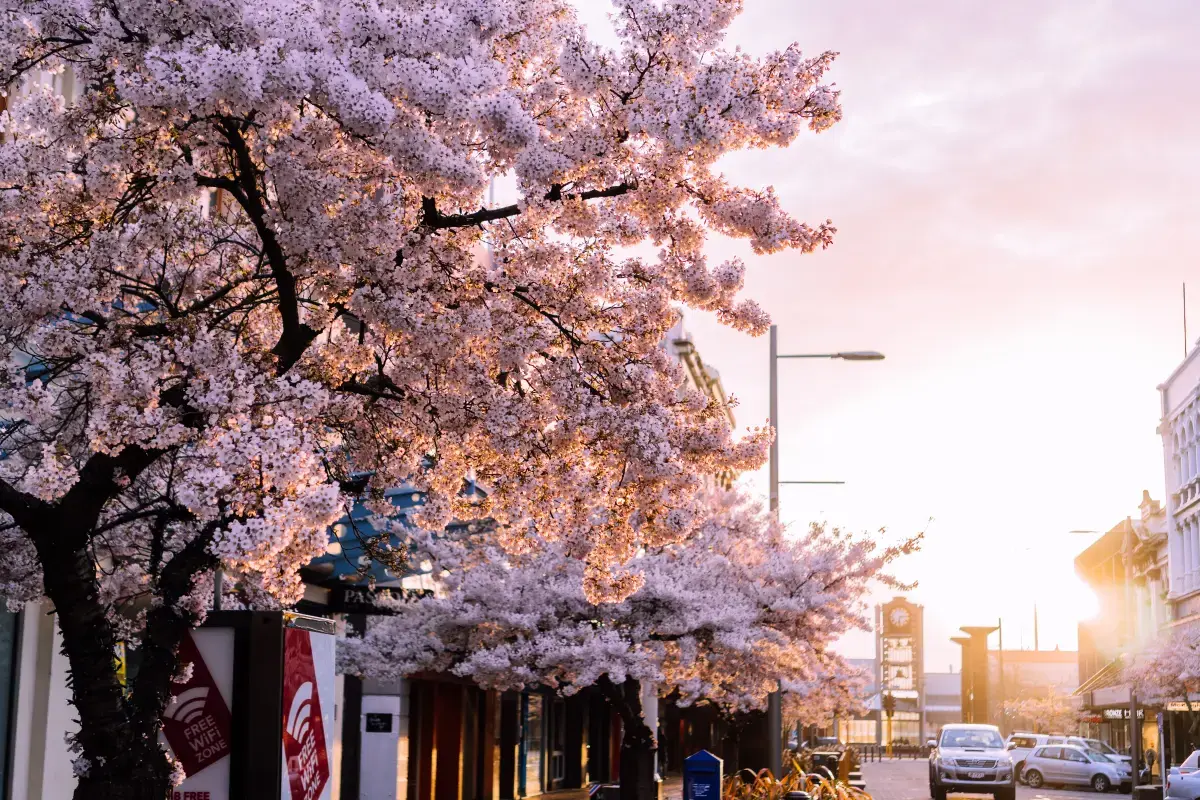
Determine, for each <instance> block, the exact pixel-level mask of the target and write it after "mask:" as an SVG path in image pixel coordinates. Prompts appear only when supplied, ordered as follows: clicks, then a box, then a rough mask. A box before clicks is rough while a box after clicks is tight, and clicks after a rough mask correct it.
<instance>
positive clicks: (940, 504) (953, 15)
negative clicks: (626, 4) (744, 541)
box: [580, 0, 1200, 669]
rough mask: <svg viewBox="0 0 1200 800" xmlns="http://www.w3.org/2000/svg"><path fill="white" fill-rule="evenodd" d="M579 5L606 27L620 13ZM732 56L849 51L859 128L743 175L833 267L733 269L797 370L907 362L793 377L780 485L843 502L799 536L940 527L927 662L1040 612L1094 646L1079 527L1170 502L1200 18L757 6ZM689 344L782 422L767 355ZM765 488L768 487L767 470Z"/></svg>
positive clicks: (1199, 327)
mask: <svg viewBox="0 0 1200 800" xmlns="http://www.w3.org/2000/svg"><path fill="white" fill-rule="evenodd" d="M580 6H581V13H582V16H583V17H584V18H585V19H586V20H589V21H592V22H593V23H594V26H599V25H603V24H604V19H605V18H604V15H605V14H606V13H607V11H608V5H607V3H603V2H596V1H595V0H588V2H582V0H581V2H580ZM730 38H731V41H732V42H734V43H738V44H741V45H743V46H744V47H745V48H746V49H748V50H750V51H751V52H763V51H766V50H771V49H776V48H782V47H784V46H786V45H787V44H788V43H789V42H791V41H797V42H799V43H800V45H801V46H802V47H803V48H804V49H805V50H806V51H807V52H809V53H810V54H815V53H817V52H819V51H821V50H826V49H830V50H837V51H840V52H841V56H840V58H839V59H838V61H837V64H836V66H835V69H834V72H833V79H834V80H835V81H836V82H837V84H838V85H839V87H840V88H841V89H842V91H843V100H844V106H845V120H844V121H843V122H842V123H840V124H839V125H838V126H837V127H836V128H835V129H834V130H833V131H831V132H828V133H825V134H822V135H821V136H818V137H814V136H811V135H810V136H806V137H803V138H802V139H801V140H800V141H799V142H797V144H796V145H795V146H793V147H792V148H791V149H790V150H788V151H761V152H754V153H749V154H743V155H739V156H737V157H734V158H730V159H729V160H728V164H727V167H726V170H727V174H728V175H729V176H730V177H732V178H734V179H736V180H738V181H741V182H743V183H746V184H748V185H755V186H760V185H765V184H768V183H770V184H774V186H775V188H776V190H777V191H778V192H779V193H780V195H781V196H782V198H783V200H784V201H785V204H786V205H787V207H789V208H790V209H792V210H793V211H794V212H795V213H796V214H797V215H798V216H800V217H801V218H804V219H807V220H809V221H814V222H815V221H819V220H823V219H824V218H825V217H831V218H832V219H833V221H834V223H835V224H836V225H837V226H838V228H839V234H838V238H837V242H836V243H835V245H834V247H833V248H831V249H830V250H828V251H825V252H823V253H819V254H815V255H812V256H803V257H801V256H796V255H794V254H788V253H784V254H779V255H775V256H770V257H761V258H760V257H755V256H753V254H751V253H750V252H749V248H748V247H746V246H744V244H743V243H742V242H732V241H726V240H722V241H715V242H714V243H713V244H712V246H711V247H710V252H711V255H712V257H714V258H719V257H723V256H726V255H730V254H738V255H741V256H742V257H743V258H744V259H746V261H747V262H748V263H749V264H750V270H749V278H748V286H747V294H748V295H749V296H752V297H755V298H756V299H758V300H759V301H760V302H761V303H762V304H763V305H764V306H765V307H766V308H767V309H768V310H769V311H770V312H771V314H772V315H773V317H774V318H775V320H776V322H777V323H778V324H779V325H780V329H781V332H780V338H781V351H782V352H824V351H829V350H844V349H877V350H881V351H883V352H885V353H886V354H887V361H885V362H882V363H875V364H850V363H841V362H782V363H781V365H780V366H781V398H782V399H781V414H780V426H781V442H782V447H783V458H782V462H783V466H782V474H783V477H784V478H785V479H838V480H845V481H847V485H846V486H844V487H831V488H810V487H785V488H784V489H783V493H782V511H781V513H782V516H783V518H784V519H785V520H788V521H789V522H791V523H792V524H797V525H799V524H803V523H804V522H805V521H807V520H809V519H813V518H824V519H829V520H830V521H832V522H836V523H839V524H842V525H845V526H850V527H854V528H863V529H874V528H877V527H879V526H884V525H886V526H888V528H889V529H890V530H891V531H892V532H893V533H896V534H900V533H908V532H911V531H915V530H920V529H922V528H924V527H925V526H926V521H927V520H928V519H929V518H930V517H933V518H934V521H933V523H932V524H931V525H930V526H929V532H928V537H927V539H926V544H925V548H924V551H923V552H922V553H921V554H920V555H918V556H915V557H913V558H911V559H909V560H908V561H906V562H905V563H903V564H901V565H900V566H899V568H898V572H899V573H900V575H901V577H903V578H906V579H917V580H919V581H920V584H921V585H920V587H919V588H918V589H917V590H915V591H914V592H912V593H911V595H910V596H911V597H913V598H914V599H915V600H917V601H919V602H923V603H925V604H926V607H927V623H926V624H927V636H926V645H927V650H928V659H927V663H928V666H929V668H931V669H945V668H946V666H947V665H948V664H949V663H951V662H953V663H954V664H955V665H956V668H957V661H958V648H957V647H956V646H955V645H953V644H951V643H950V642H949V641H948V637H949V636H950V635H952V633H953V632H954V631H955V630H956V629H957V628H958V626H960V625H965V624H984V623H987V622H989V621H990V620H994V619H995V618H996V617H997V616H1000V615H1003V616H1004V617H1005V628H1006V637H1005V644H1006V645H1008V646H1019V645H1020V644H1021V643H1022V642H1023V643H1024V644H1025V645H1026V646H1031V645H1032V639H1033V634H1032V614H1033V610H1032V609H1033V603H1034V602H1035V600H1036V601H1037V602H1038V604H1039V611H1040V614H1041V620H1042V626H1041V632H1042V636H1041V642H1042V646H1043V647H1046V646H1051V647H1052V646H1054V645H1055V644H1061V645H1062V646H1063V647H1074V646H1075V623H1076V620H1077V619H1078V617H1079V611H1080V609H1081V608H1086V606H1087V603H1086V597H1085V598H1082V599H1081V597H1080V589H1079V587H1078V584H1077V582H1076V581H1075V579H1074V577H1073V568H1072V564H1071V559H1072V557H1073V556H1074V554H1075V553H1076V552H1078V550H1080V549H1082V547H1084V546H1086V545H1087V544H1088V543H1089V542H1090V539H1089V538H1088V537H1085V536H1080V535H1070V534H1068V531H1069V530H1071V529H1077V528H1107V527H1109V526H1111V525H1113V524H1115V523H1116V522H1117V521H1118V520H1120V519H1123V518H1124V517H1125V516H1126V515H1129V514H1136V513H1137V505H1138V502H1139V500H1140V498H1141V492H1142V489H1149V490H1150V491H1151V494H1152V495H1153V496H1154V497H1155V498H1157V499H1160V500H1161V499H1162V496H1163V477H1162V456H1161V449H1160V441H1159V439H1158V437H1157V434H1156V433H1155V425H1156V423H1157V420H1158V393H1157V391H1156V390H1155V386H1156V385H1157V384H1158V383H1159V382H1160V381H1161V380H1163V379H1164V378H1165V377H1166V376H1167V375H1168V374H1169V373H1170V371H1171V370H1172V369H1173V368H1174V366H1175V364H1176V363H1177V362H1178V360H1179V359H1180V357H1181V354H1182V353H1181V349H1182V326H1181V319H1180V318H1181V312H1180V306H1181V303H1180V284H1181V282H1183V281H1185V280H1188V279H1189V277H1190V278H1191V279H1192V280H1193V282H1194V287H1193V289H1194V293H1195V295H1196V296H1197V297H1198V298H1200V270H1198V269H1196V267H1197V266H1200V226H1198V225H1197V223H1196V217H1197V213H1198V212H1200V202H1198V201H1200V151H1198V146H1200V47H1197V46H1196V42H1198V41H1200V4H1197V3H1195V2H1192V1H1190V0H1178V1H1177V2H1167V1H1166V0H1144V1H1143V2H1132V0H1120V1H1119V2H1118V1H1116V0H1114V1H1113V2H1087V1H1086V0H1015V1H1010V2H1003V3H999V2H989V3H984V2H974V1H973V0H936V1H935V0H916V1H912V0H910V1H909V2H903V3H897V2H884V1H883V0H836V1H835V2H824V3H817V2H812V1H811V0H746V11H745V13H744V14H743V15H742V16H741V18H740V19H739V20H738V21H737V22H736V23H735V26H734V28H733V30H732V32H731V37H730ZM1193 312H1194V313H1193V325H1192V334H1193V339H1195V338H1196V337H1197V336H1198V335H1200V302H1197V303H1196V304H1194V305H1193ZM687 324H688V327H689V328H690V329H691V331H692V332H693V334H694V337H695V339H696V342H697V345H698V346H699V347H700V350H701V353H702V355H703V357H704V358H705V360H706V361H708V362H710V363H712V364H713V365H714V366H716V367H717V368H718V369H719V370H720V372H721V374H722V377H723V379H724V383H725V386H726V388H727V390H729V391H732V392H733V393H734V394H735V395H736V396H737V397H738V399H739V400H740V401H741V405H740V407H739V408H738V409H737V416H738V420H739V423H741V424H743V425H752V424H760V423H762V422H764V421H765V420H766V417H767V343H766V340H765V338H764V339H749V338H747V337H745V336H743V335H741V334H738V333H735V332H732V331H729V330H726V329H723V328H722V327H720V326H719V325H718V324H716V323H715V321H713V320H711V319H708V318H706V317H704V316H703V315H699V314H692V315H690V316H689V319H688V323H687ZM749 480H750V482H751V484H752V486H753V488H754V489H755V490H756V491H758V492H762V493H765V470H764V472H763V474H760V475H758V476H753V477H751V478H750V479H749ZM1026 548H1029V549H1026ZM847 647H848V649H849V650H851V651H853V652H854V653H855V654H862V655H869V654H871V653H872V652H873V650H872V649H871V645H870V641H869V639H865V638H864V639H853V640H850V641H849V642H848V643H847Z"/></svg>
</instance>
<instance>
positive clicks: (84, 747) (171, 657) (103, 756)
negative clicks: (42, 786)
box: [31, 529, 213, 800]
mask: <svg viewBox="0 0 1200 800" xmlns="http://www.w3.org/2000/svg"><path fill="white" fill-rule="evenodd" d="M51 530H52V529H51ZM68 530H69V529H68ZM55 534H56V535H55ZM210 537H211V530H206V531H205V532H204V533H202V534H201V535H200V536H198V537H197V539H196V540H195V541H193V542H192V543H190V544H189V545H188V546H187V547H185V548H184V549H183V550H182V551H181V552H179V553H178V554H177V555H176V556H175V557H173V558H172V559H171V560H170V561H169V562H168V563H167V566H166V567H165V568H164V570H163V572H162V574H161V576H160V579H159V584H158V587H157V588H158V591H157V595H158V599H159V600H160V603H159V604H158V605H156V607H155V608H153V609H152V610H151V611H150V612H149V614H148V615H147V621H146V628H145V631H144V636H143V640H142V642H141V650H142V668H141V670H140V671H139V673H138V675H137V677H136V679H135V680H134V681H133V684H132V687H131V688H132V692H131V694H130V696H129V697H128V698H127V697H126V696H125V692H124V687H122V686H121V682H120V679H119V678H118V675H117V664H116V643H117V639H116V635H115V632H114V629H113V625H112V622H111V621H110V620H109V617H108V609H107V608H106V607H105V605H104V604H103V603H102V602H101V599H100V588H99V584H98V581H97V578H96V565H95V562H94V560H93V558H92V555H91V552H90V549H89V548H88V547H86V542H87V541H88V537H87V536H78V535H75V536H72V535H70V534H67V533H64V532H62V531H61V530H59V531H57V532H55V533H54V534H51V533H49V532H45V533H43V532H35V533H34V535H33V536H32V537H31V538H32V539H33V542H34V546H35V547H36V549H37V553H38V558H39V560H40V561H41V564H42V572H43V584H44V587H45V591H46V595H47V597H49V598H50V600H51V602H53V603H54V610H55V614H56V617H57V620H58V626H59V629H60V630H61V631H62V639H63V654H64V655H65V656H66V657H67V662H68V664H69V666H70V687H71V702H72V704H73V705H74V706H75V709H76V711H77V713H78V719H79V732H78V733H77V734H76V736H75V745H76V749H77V756H78V757H79V758H80V762H79V764H78V766H79V767H81V770H80V775H79V781H78V784H77V785H76V789H75V793H74V798H75V800H117V799H118V798H119V799H120V800H164V798H168V797H169V796H170V789H171V784H170V778H171V766H170V764H169V762H168V761H167V757H166V753H165V752H164V751H163V749H162V747H161V746H160V745H159V742H158V732H159V729H160V728H161V725H162V713H163V710H164V709H165V708H166V705H167V702H168V701H169V700H170V696H171V684H172V682H173V679H174V676H175V673H176V671H177V670H178V665H179V660H178V650H179V644H180V642H181V641H182V640H183V637H184V636H185V635H186V634H187V632H188V631H189V630H190V629H191V628H192V627H194V625H195V622H196V620H195V618H194V617H193V616H192V615H191V614H190V613H188V612H185V611H182V610H180V609H179V608H178V607H177V606H178V601H179V599H180V598H182V597H183V596H184V595H186V594H187V593H188V592H190V591H191V589H192V586H193V585H194V582H195V579H196V576H197V575H198V574H200V573H202V572H203V571H205V570H207V569H209V568H211V567H212V565H213V558H212V556H211V555H210V554H209V553H208V542H209V539H210ZM81 542H82V543H83V544H84V546H79V545H80V543H81ZM72 545H74V546H72ZM68 768H69V766H68V765H66V764H64V765H62V769H68Z"/></svg>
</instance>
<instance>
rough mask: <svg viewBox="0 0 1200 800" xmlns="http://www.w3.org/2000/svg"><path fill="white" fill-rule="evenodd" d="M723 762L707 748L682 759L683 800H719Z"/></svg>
mask: <svg viewBox="0 0 1200 800" xmlns="http://www.w3.org/2000/svg"><path fill="white" fill-rule="evenodd" d="M724 769H725V762H724V761H722V760H721V759H719V758H717V757H716V756H714V755H713V754H712V753H710V752H708V751H707V750H701V751H700V752H699V753H693V754H692V755H690V756H688V757H687V758H685V759H684V760H683V800H721V784H722V782H723V779H724V776H725V772H724Z"/></svg>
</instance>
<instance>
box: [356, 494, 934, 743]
mask: <svg viewBox="0 0 1200 800" xmlns="http://www.w3.org/2000/svg"><path fill="white" fill-rule="evenodd" d="M704 501H705V503H706V508H707V513H706V514H705V515H704V517H703V519H702V520H700V522H699V524H698V526H697V530H696V532H695V533H694V534H693V536H692V537H691V538H690V539H688V540H687V541H686V542H684V543H680V544H668V545H663V546H661V547H652V548H647V549H646V550H645V551H644V552H643V554H642V555H641V556H639V557H638V558H637V559H635V564H636V567H637V569H638V570H640V571H641V573H642V574H643V575H644V582H643V584H642V586H641V588H639V589H638V590H637V591H636V592H634V593H633V594H631V595H630V596H628V597H626V598H625V599H623V600H622V601H620V602H617V603H593V602H592V601H591V600H589V598H588V597H587V596H586V595H585V593H584V591H583V590H582V588H581V585H580V578H581V576H582V573H583V571H584V566H585V565H584V561H583V559H581V558H579V557H577V556H574V555H572V554H571V553H570V552H569V550H568V549H567V548H566V547H564V546H563V545H562V543H551V542H547V543H543V544H541V546H539V547H536V548H532V549H531V550H530V551H529V553H527V554H523V555H513V554H511V553H504V552H502V551H500V550H499V549H498V548H497V546H496V545H495V543H494V542H493V541H492V540H491V539H490V538H488V537H480V536H478V535H475V534H465V533H464V534H462V535H456V536H438V537H433V536H428V535H418V536H417V541H416V543H415V544H416V547H417V551H418V553H419V554H420V557H421V558H427V559H428V560H429V561H430V562H431V564H432V567H433V569H434V571H435V573H436V574H440V575H442V582H443V587H442V590H441V591H439V592H438V593H437V594H436V595H435V596H433V597H426V598H422V599H419V600H415V601H411V602H408V603H404V604H399V605H397V607H396V608H395V609H393V611H394V615H393V616H390V617H387V618H383V619H380V620H378V621H376V622H375V623H374V624H373V625H372V627H371V628H370V629H369V630H368V632H367V634H366V635H365V636H364V637H363V638H361V639H350V640H346V641H344V642H341V645H342V647H341V650H340V654H339V658H340V663H341V667H342V669H344V670H345V671H347V672H350V673H354V674H359V675H367V676H371V677H380V678H394V677H397V676H403V675H408V674H412V673H416V672H422V671H449V672H452V673H454V674H456V675H460V676H463V677H468V678H471V679H472V680H474V681H475V682H477V683H478V684H480V685H482V686H486V687H491V688H497V689H513V688H519V687H523V686H528V685H534V684H541V685H545V686H549V687H553V688H555V689H556V690H558V691H560V692H562V693H564V694H571V693H574V692H577V691H579V690H580V689H581V688H584V687H587V686H592V685H595V684H596V683H597V682H598V681H599V680H600V679H601V678H602V677H604V676H607V678H608V680H610V681H612V682H613V683H621V682H623V681H625V680H626V679H635V680H637V681H639V682H641V683H642V684H643V685H651V686H654V687H657V689H658V691H659V692H660V693H662V694H663V695H667V694H672V693H677V694H676V696H677V697H678V698H680V700H681V701H682V702H684V703H690V702H696V701H699V700H707V701H709V702H712V703H716V704H718V705H720V706H721V707H723V708H725V709H728V710H730V711H739V710H747V709H753V708H759V707H761V706H762V705H763V704H764V703H765V701H766V698H767V695H768V694H769V693H770V692H772V691H774V690H775V688H776V687H777V686H779V685H780V683H782V685H783V688H784V689H785V691H786V692H787V695H788V698H789V705H790V707H791V708H792V710H794V711H798V712H802V713H805V714H806V715H807V714H811V715H812V716H810V717H809V718H810V719H816V718H824V717H826V716H828V715H829V714H833V713H838V712H843V711H846V710H850V709H852V708H853V707H854V706H855V705H856V704H857V703H858V702H859V701H861V690H862V688H863V687H862V676H861V675H859V674H858V673H857V672H856V671H855V670H854V669H853V668H852V667H851V666H850V665H849V664H848V663H847V662H846V661H845V660H844V659H842V658H841V657H840V656H838V655H837V654H836V653H835V652H834V651H833V649H832V645H833V643H834V642H835V641H836V640H837V639H838V638H839V637H840V636H841V635H842V634H844V633H845V632H847V631H849V630H853V629H865V628H867V627H868V620H867V618H866V617H865V616H864V612H865V606H864V602H865V598H866V595H867V592H868V590H869V588H870V587H871V586H872V584H873V582H877V581H882V582H884V583H888V582H891V580H892V579H891V578H890V577H889V575H888V573H887V571H886V570H887V565H888V564H889V563H890V562H891V561H892V560H893V559H895V558H896V557H898V556H899V555H900V554H902V553H904V552H909V551H910V550H911V549H912V548H913V547H914V546H915V542H906V543H904V544H901V545H899V546H897V547H893V548H880V547H877V545H876V544H875V542H874V540H873V539H872V538H870V537H866V536H852V535H848V534H846V533H844V532H842V531H839V530H835V529H828V528H826V527H824V526H820V525H814V526H813V527H811V528H810V529H809V530H808V531H807V533H805V534H804V535H803V536H799V537H790V536H786V535H785V534H784V531H783V529H782V528H781V526H780V525H779V524H778V523H776V522H774V521H773V520H771V519H770V518H769V517H768V516H767V515H766V514H764V513H762V511H761V509H760V508H759V507H757V506H756V505H755V504H754V503H753V502H751V501H749V500H748V499H747V498H746V497H745V496H743V495H741V494H738V493H735V492H712V493H708V494H706V495H705V496H704Z"/></svg>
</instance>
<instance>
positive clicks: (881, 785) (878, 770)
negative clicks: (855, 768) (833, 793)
mask: <svg viewBox="0 0 1200 800" xmlns="http://www.w3.org/2000/svg"><path fill="white" fill-rule="evenodd" d="M862 773H863V780H864V781H866V783H867V791H868V792H870V794H871V797H872V798H874V800H929V762H928V761H924V760H918V761H909V760H905V761H871V762H867V763H866V764H863V765H862ZM975 796H976V795H951V797H962V798H964V800H965V798H968V797H975ZM1108 797H1109V800H1128V798H1129V795H1126V794H1116V793H1115V792H1114V793H1112V794H1110V795H1108ZM1017 800H1100V797H1099V796H1097V795H1096V793H1095V792H1092V791H1089V790H1088V789H1046V788H1041V789H1037V790H1034V789H1030V788H1029V787H1028V786H1021V785H1019V784H1018V785H1017Z"/></svg>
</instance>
